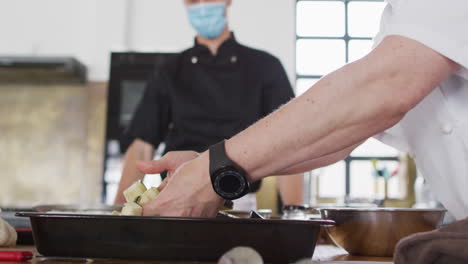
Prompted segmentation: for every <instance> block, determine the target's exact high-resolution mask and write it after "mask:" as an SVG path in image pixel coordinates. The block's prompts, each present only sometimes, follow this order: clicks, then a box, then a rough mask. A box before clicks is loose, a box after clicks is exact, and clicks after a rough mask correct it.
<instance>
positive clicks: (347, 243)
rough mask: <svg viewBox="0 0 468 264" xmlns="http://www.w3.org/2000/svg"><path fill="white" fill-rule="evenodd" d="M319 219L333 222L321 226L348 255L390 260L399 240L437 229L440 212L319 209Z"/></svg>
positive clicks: (441, 216)
mask: <svg viewBox="0 0 468 264" xmlns="http://www.w3.org/2000/svg"><path fill="white" fill-rule="evenodd" d="M320 214H321V215H322V218H323V219H329V220H333V221H335V222H336V225H335V226H329V227H325V229H326V231H327V234H328V235H329V236H330V238H331V239H332V240H333V242H334V243H335V244H336V245H338V246H340V247H341V248H343V249H345V250H346V251H348V252H349V253H350V254H352V255H363V256H382V257H391V256H393V251H394V248H395V245H396V244H397V243H398V241H400V239H402V238H404V237H406V236H409V235H411V234H414V233H418V232H426V231H430V230H433V229H435V228H437V227H438V226H439V225H440V224H441V223H442V220H443V218H444V214H445V210H441V209H403V208H368V209H364V208H322V209H320Z"/></svg>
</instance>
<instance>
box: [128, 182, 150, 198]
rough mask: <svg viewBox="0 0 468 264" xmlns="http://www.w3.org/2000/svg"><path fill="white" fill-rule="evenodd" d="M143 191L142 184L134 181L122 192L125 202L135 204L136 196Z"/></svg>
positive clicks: (144, 189) (144, 188)
mask: <svg viewBox="0 0 468 264" xmlns="http://www.w3.org/2000/svg"><path fill="white" fill-rule="evenodd" d="M145 191H146V187H145V185H144V184H143V182H141V181H136V182H135V183H133V184H132V185H131V186H130V187H128V188H127V189H126V190H125V191H124V192H123V195H124V196H125V200H127V202H129V203H130V202H136V200H137V198H138V196H140V195H141V194H143V193H144V192H145Z"/></svg>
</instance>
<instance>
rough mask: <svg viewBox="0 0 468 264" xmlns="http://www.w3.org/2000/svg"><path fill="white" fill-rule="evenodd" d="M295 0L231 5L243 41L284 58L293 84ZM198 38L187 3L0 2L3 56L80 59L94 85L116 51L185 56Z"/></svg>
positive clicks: (104, 0) (172, 0) (98, 0)
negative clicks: (177, 52)
mask: <svg viewBox="0 0 468 264" xmlns="http://www.w3.org/2000/svg"><path fill="white" fill-rule="evenodd" d="M294 3H295V1H292V0H233V6H232V8H231V11H230V14H229V19H230V24H231V28H232V30H233V31H234V32H235V34H236V38H237V39H238V41H239V42H241V43H243V44H246V45H248V46H252V47H255V48H259V49H263V50H266V51H268V52H270V53H272V54H274V55H276V56H277V57H279V58H280V60H281V61H282V62H283V65H284V66H285V68H286V71H287V72H288V75H289V77H290V79H291V80H294V79H293V77H294V74H295V69H294ZM127 11H128V13H130V14H131V16H130V17H131V18H132V19H128V18H129V16H127ZM193 36H194V31H193V30H192V29H191V27H190V25H189V24H188V21H187V18H186V12H185V9H184V7H183V1H182V0H40V1H38V0H0V55H38V56H39V55H72V56H76V57H77V58H79V59H80V60H81V61H82V62H83V63H85V64H86V65H87V66H88V69H89V77H90V79H91V80H99V81H100V80H107V78H108V74H109V73H108V70H109V67H108V65H109V52H110V51H111V50H127V49H132V50H137V51H180V50H182V49H185V48H187V47H190V46H191V45H192V44H193ZM127 37H128V38H127Z"/></svg>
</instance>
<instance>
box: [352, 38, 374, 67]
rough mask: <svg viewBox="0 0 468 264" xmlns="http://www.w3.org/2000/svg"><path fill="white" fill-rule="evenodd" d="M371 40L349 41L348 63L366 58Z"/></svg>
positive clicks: (370, 46) (370, 47)
mask: <svg viewBox="0 0 468 264" xmlns="http://www.w3.org/2000/svg"><path fill="white" fill-rule="evenodd" d="M373 43H374V42H373V41H372V40H350V41H349V60H348V61H349V62H353V61H355V60H359V59H360V58H362V57H364V56H366V55H367V54H368V53H369V52H370V51H371V49H372V44H373Z"/></svg>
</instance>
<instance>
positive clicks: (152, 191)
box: [136, 187, 159, 205]
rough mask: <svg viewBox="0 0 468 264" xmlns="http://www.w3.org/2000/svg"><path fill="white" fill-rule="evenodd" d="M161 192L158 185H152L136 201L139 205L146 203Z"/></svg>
mask: <svg viewBox="0 0 468 264" xmlns="http://www.w3.org/2000/svg"><path fill="white" fill-rule="evenodd" d="M158 194H159V190H158V188H156V187H151V188H149V189H148V190H146V192H144V193H142V194H141V195H140V196H138V197H137V199H136V202H137V203H138V204H139V205H144V204H145V203H147V202H150V201H153V200H154V199H156V197H157V196H158Z"/></svg>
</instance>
